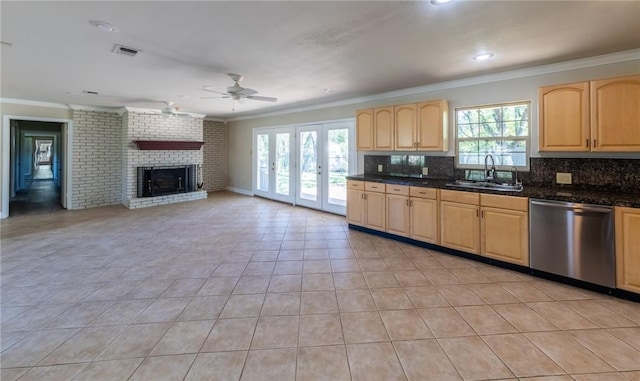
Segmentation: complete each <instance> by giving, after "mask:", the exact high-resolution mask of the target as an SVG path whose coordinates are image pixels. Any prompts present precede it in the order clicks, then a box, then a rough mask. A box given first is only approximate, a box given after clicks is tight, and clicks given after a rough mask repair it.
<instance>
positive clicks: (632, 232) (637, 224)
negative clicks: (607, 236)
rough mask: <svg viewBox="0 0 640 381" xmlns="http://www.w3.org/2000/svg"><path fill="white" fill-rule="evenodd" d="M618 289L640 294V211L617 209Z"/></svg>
mask: <svg viewBox="0 0 640 381" xmlns="http://www.w3.org/2000/svg"><path fill="white" fill-rule="evenodd" d="M615 219H616V225H615V231H616V287H617V288H621V289H623V290H627V291H632V292H636V293H640V209H635V208H623V207H616V208H615Z"/></svg>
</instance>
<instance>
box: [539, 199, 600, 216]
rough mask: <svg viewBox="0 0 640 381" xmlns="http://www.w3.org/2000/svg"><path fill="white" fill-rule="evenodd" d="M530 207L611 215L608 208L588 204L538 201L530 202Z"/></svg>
mask: <svg viewBox="0 0 640 381" xmlns="http://www.w3.org/2000/svg"><path fill="white" fill-rule="evenodd" d="M531 205H540V206H548V207H552V208H562V209H571V210H572V211H574V212H595V213H611V211H612V208H611V207H610V206H600V205H590V204H574V203H569V202H549V201H540V200H531Z"/></svg>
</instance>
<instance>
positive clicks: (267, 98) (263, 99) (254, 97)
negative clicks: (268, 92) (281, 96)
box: [247, 95, 278, 102]
mask: <svg viewBox="0 0 640 381" xmlns="http://www.w3.org/2000/svg"><path fill="white" fill-rule="evenodd" d="M247 99H253V100H254V101H265V102H277V101H278V98H273V97H261V96H259V95H249V96H248V97H247Z"/></svg>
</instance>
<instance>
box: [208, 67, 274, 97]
mask: <svg viewBox="0 0 640 381" xmlns="http://www.w3.org/2000/svg"><path fill="white" fill-rule="evenodd" d="M227 75H228V76H229V78H231V80H232V81H233V82H234V84H233V86H229V87H227V92H226V93H223V92H220V91H215V90H211V89H209V88H206V87H205V88H203V89H202V90H204V91H209V92H212V93H216V94H220V95H222V96H221V97H203V98H202V99H211V98H231V99H233V100H236V101H239V100H241V99H251V100H254V101H264V102H276V101H277V100H278V98H273V97H263V96H260V95H255V94H258V92H257V91H256V90H254V89H250V88H247V87H242V86H240V81H242V76H241V75H240V74H233V73H227Z"/></svg>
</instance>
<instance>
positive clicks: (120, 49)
mask: <svg viewBox="0 0 640 381" xmlns="http://www.w3.org/2000/svg"><path fill="white" fill-rule="evenodd" d="M113 52H114V53H116V54H124V55H125V56H130V57H135V56H136V54H138V53H139V52H141V50H139V49H134V48H128V47H126V46H122V45H116V46H114V47H113Z"/></svg>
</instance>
